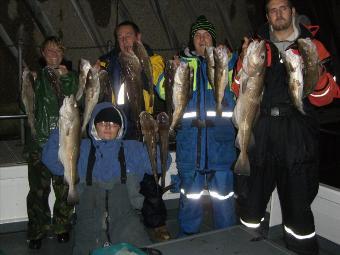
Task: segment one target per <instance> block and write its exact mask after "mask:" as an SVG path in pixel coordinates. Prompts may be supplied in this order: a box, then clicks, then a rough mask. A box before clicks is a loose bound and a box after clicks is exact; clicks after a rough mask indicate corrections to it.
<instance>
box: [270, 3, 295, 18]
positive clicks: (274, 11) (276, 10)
mask: <svg viewBox="0 0 340 255" xmlns="http://www.w3.org/2000/svg"><path fill="white" fill-rule="evenodd" d="M288 10H290V7H289V6H288V5H283V6H280V7H279V8H273V9H270V10H268V13H269V15H270V16H274V15H277V14H278V13H279V12H280V13H282V12H286V11H288Z"/></svg>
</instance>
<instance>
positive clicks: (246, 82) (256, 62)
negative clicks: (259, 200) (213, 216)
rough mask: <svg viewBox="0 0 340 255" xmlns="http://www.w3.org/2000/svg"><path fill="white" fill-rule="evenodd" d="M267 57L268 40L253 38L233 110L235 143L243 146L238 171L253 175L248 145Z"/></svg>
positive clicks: (261, 89) (236, 168)
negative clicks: (235, 132)
mask: <svg viewBox="0 0 340 255" xmlns="http://www.w3.org/2000/svg"><path fill="white" fill-rule="evenodd" d="M266 59H267V58H266V45H265V41H260V42H258V41H253V42H251V43H250V45H249V47H248V49H247V53H246V55H245V57H244V59H243V65H242V69H241V71H240V73H241V78H240V95H239V98H238V100H237V102H236V106H235V109H234V113H233V123H234V125H235V126H236V128H237V129H238V133H237V137H236V141H235V145H236V147H237V148H239V149H240V154H239V156H238V159H237V161H236V163H235V167H234V172H235V174H239V175H250V163H249V158H248V147H249V145H250V144H252V143H254V141H253V138H252V128H253V125H254V122H255V117H256V115H257V112H258V110H259V105H260V101H261V98H262V92H263V87H264V86H263V84H264V82H263V80H264V75H265V69H266V64H267V63H266Z"/></svg>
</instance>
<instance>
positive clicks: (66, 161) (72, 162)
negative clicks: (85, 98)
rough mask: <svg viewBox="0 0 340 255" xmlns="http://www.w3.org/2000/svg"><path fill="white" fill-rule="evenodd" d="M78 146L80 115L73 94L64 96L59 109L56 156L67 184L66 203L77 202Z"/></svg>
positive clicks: (72, 203)
mask: <svg viewBox="0 0 340 255" xmlns="http://www.w3.org/2000/svg"><path fill="white" fill-rule="evenodd" d="M79 146H80V116H79V110H78V107H77V103H76V100H75V98H74V96H73V95H71V96H69V97H65V98H64V101H63V105H62V106H61V108H60V111H59V151H58V158H59V160H60V162H61V163H62V165H63V166H64V179H65V182H66V183H67V184H68V186H69V190H68V196H67V203H68V204H70V205H74V204H76V203H78V202H79V195H78V192H77V189H76V183H77V182H78V172H77V161H78V157H79Z"/></svg>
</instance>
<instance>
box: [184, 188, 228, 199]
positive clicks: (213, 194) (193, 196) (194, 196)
mask: <svg viewBox="0 0 340 255" xmlns="http://www.w3.org/2000/svg"><path fill="white" fill-rule="evenodd" d="M181 193H182V194H183V195H185V196H186V197H187V198H188V199H194V200H197V199H200V198H201V196H202V195H203V193H204V190H202V191H201V192H199V193H188V194H186V193H185V190H184V189H181ZM209 194H210V196H211V197H213V198H217V199H218V200H226V199H228V198H231V197H232V196H233V195H234V192H230V193H229V194H227V195H225V196H223V195H220V194H218V192H216V191H209Z"/></svg>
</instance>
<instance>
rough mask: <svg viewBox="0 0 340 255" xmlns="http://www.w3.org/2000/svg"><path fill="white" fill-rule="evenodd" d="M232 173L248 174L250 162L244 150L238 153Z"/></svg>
mask: <svg viewBox="0 0 340 255" xmlns="http://www.w3.org/2000/svg"><path fill="white" fill-rule="evenodd" d="M234 173H235V174H238V175H246V176H249V175H250V163H249V158H248V154H247V153H246V152H242V151H241V153H240V155H239V156H238V158H237V161H236V163H235V166H234Z"/></svg>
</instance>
